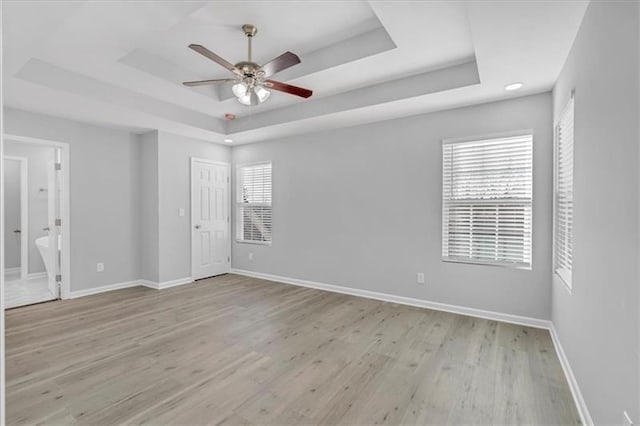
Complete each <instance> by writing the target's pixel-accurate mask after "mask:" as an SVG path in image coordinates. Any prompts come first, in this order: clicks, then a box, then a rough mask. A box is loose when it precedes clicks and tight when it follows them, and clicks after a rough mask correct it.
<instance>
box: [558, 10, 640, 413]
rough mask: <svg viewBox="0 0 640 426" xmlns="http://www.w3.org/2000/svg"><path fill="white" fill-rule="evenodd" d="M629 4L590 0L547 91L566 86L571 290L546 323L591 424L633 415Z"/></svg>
mask: <svg viewBox="0 0 640 426" xmlns="http://www.w3.org/2000/svg"><path fill="white" fill-rule="evenodd" d="M639 75H640V71H639V69H638V3H637V2H608V3H606V2H591V4H590V5H589V7H588V9H587V11H586V14H585V16H584V20H583V22H582V26H581V27H580V30H579V32H578V35H577V37H576V40H575V42H574V45H573V48H572V50H571V53H570V55H569V57H568V59H567V62H566V64H565V66H564V69H563V71H562V73H561V75H560V78H559V79H558V82H557V84H556V86H555V89H554V91H553V107H554V108H553V109H554V115H555V116H556V117H557V116H558V115H559V114H560V111H561V109H562V107H563V106H564V104H565V103H566V101H567V99H568V97H569V94H570V92H571V90H572V89H574V88H575V148H574V199H575V201H574V256H573V290H572V292H571V294H569V292H568V291H567V289H566V288H565V287H564V284H563V283H562V282H561V281H559V280H558V279H557V277H555V276H554V279H553V281H554V282H553V308H552V319H553V322H554V324H555V327H556V329H557V332H558V335H559V337H560V341H561V342H562V346H563V347H564V350H565V352H566V355H567V357H568V358H569V361H570V364H571V367H572V369H573V371H574V374H575V375H576V378H577V381H578V383H579V385H580V388H581V390H582V393H583V395H584V397H585V400H586V403H587V406H588V407H589V410H590V412H591V415H592V417H593V420H594V421H595V423H597V424H620V423H621V421H622V412H623V410H626V411H627V412H628V413H629V414H630V415H632V416H633V417H632V418H633V420H635V422H638V421H640V412H639V411H638V410H639V409H638V398H639V394H638V377H639V371H638V297H639V294H638V283H639V275H638V263H639V262H638V259H639V253H638V233H639V229H638V213H639V212H638V202H639V200H638V194H639V191H640V188H639V182H640V175H639V174H638V167H639V165H640V162H639V150H638V144H639V134H638V116H639V114H640V111H639V108H638V90H639V88H638V76H639Z"/></svg>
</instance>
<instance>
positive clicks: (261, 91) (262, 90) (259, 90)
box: [253, 86, 271, 103]
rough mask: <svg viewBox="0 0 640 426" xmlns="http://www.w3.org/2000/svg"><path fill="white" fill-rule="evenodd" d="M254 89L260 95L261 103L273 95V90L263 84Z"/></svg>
mask: <svg viewBox="0 0 640 426" xmlns="http://www.w3.org/2000/svg"><path fill="white" fill-rule="evenodd" d="M253 90H254V91H255V92H256V95H258V100H260V103H262V102H264V101H266V100H267V99H268V98H269V96H270V95H271V92H270V91H268V90H267V89H265V88H264V87H262V86H258V87H256V88H255V89H253Z"/></svg>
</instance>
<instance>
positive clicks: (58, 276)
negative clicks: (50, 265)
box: [56, 274, 62, 283]
mask: <svg viewBox="0 0 640 426" xmlns="http://www.w3.org/2000/svg"><path fill="white" fill-rule="evenodd" d="M56 282H57V283H59V282H62V275H60V274H58V275H56Z"/></svg>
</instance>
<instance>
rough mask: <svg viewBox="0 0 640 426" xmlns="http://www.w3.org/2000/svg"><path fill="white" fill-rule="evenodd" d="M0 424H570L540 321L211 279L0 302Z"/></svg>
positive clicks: (571, 409) (566, 395) (566, 397)
mask: <svg viewBox="0 0 640 426" xmlns="http://www.w3.org/2000/svg"><path fill="white" fill-rule="evenodd" d="M6 314H7V315H6V344H7V347H6V362H7V364H6V366H7V370H6V372H7V399H6V404H7V423H8V424H11V425H13V424H35V423H45V424H64V425H71V424H87V425H89V424H90V425H110V424H155V425H160V424H172V425H173V424H181V425H196V424H427V423H430V424H462V423H475V424H525V423H526V424H576V423H579V416H578V413H577V411H576V408H575V405H574V403H573V400H572V398H571V393H570V390H569V388H568V385H567V383H566V380H565V378H564V375H563V372H562V368H561V366H560V364H559V361H558V359H557V357H556V354H555V351H554V349H553V344H552V342H551V339H550V336H549V333H548V332H547V331H544V330H539V329H535V328H528V327H522V326H516V325H510V324H505V323H500V322H496V321H489V320H483V319H477V318H472V317H466V316H461V315H454V314H449V313H444V312H438V311H431V310H427V309H421V308H413V307H407V306H401V305H396V304H392V303H384V302H378V301H374V300H368V299H363V298H358V297H353V296H346V295H340V294H334V293H328V292H323V291H318V290H313V289H306V288H299V287H294V286H290V285H285V284H280V283H274V282H269V281H263V280H257V279H252V278H245V277H241V276H237V275H225V276H221V277H217V278H213V279H209V280H205V281H199V282H197V283H194V284H188V285H184V286H180V287H175V288H172V289H166V290H161V291H157V290H152V289H147V288H143V287H136V288H130V289H125V290H118V291H113V292H110V293H104V294H100V295H95V296H89V297H85V298H81V299H75V300H69V301H60V302H51V303H46V304H42V305H34V306H30V307H25V308H19V309H15V310H10V311H7V313H6Z"/></svg>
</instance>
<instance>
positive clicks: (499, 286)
mask: <svg viewBox="0 0 640 426" xmlns="http://www.w3.org/2000/svg"><path fill="white" fill-rule="evenodd" d="M551 119H552V117H551V95H550V94H549V93H546V94H541V95H536V96H530V97H524V98H519V99H514V100H509V101H503V102H496V103H490V104H484V105H479V106H473V107H467V108H461V109H456V110H450V111H443V112H437V113H432V114H427V115H421V116H414V117H409V118H405V119H400V120H394V121H386V122H380V123H375V124H369V125H365V126H359V127H352V128H346V129H341V130H335V131H329V132H324V133H316V134H309V135H304V136H298V137H291V138H287V139H283V140H280V141H271V142H265V143H260V144H253V145H244V146H239V147H237V148H234V149H233V152H232V154H233V162H234V164H236V165H237V164H240V163H245V162H254V161H263V160H271V161H272V162H273V188H274V189H273V191H274V194H273V197H274V198H273V203H274V204H273V244H272V245H271V246H259V245H251V244H245V243H234V244H233V256H232V259H233V260H232V262H233V267H234V268H238V269H245V270H250V271H256V272H262V273H268V274H273V275H279V276H284V277H290V278H297V279H305V280H310V281H316V282H321V283H327V284H334V285H341V286H346V287H352V288H358V289H364V290H370V291H377V292H383V293H388V294H393V295H399V296H406V297H413V298H417V299H424V300H430V301H437V302H442V303H448V304H454V305H461V306H466V307H473V308H478V309H486V310H491V311H498V312H504V313H510V314H516V315H524V316H528V317H535V318H542V319H548V318H549V317H550V312H549V307H550V305H551V300H550V297H551V294H550V287H549V276H550V274H551V263H550V255H549V253H550V251H551V219H552V205H551V201H552V169H551V164H552V120H551ZM522 129H533V132H534V195H533V197H534V209H533V215H534V217H533V269H532V270H530V271H529V270H517V269H508V268H501V267H493V266H478V265H470V264H460V263H446V262H442V260H441V229H442V224H441V220H442V212H441V209H442V202H441V196H442V177H441V174H442V165H441V161H442V160H441V157H442V154H441V141H442V140H443V139H448V138H456V137H467V136H484V135H489V134H495V133H501V132H508V131H514V130H522ZM232 200H235V197H232ZM234 217H235V215H234ZM232 235H235V233H232ZM250 252H252V253H253V254H254V260H253V261H249V258H248V255H249V253H250ZM416 272H424V273H425V275H426V285H418V284H416Z"/></svg>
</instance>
